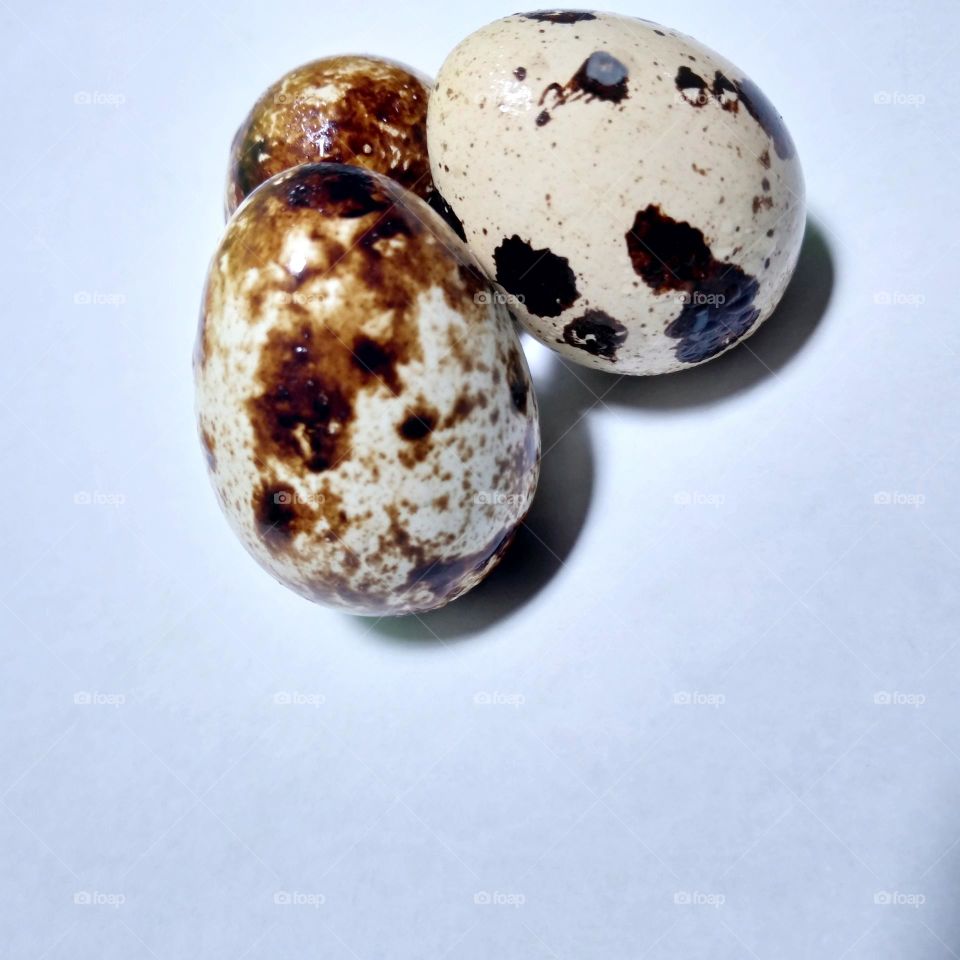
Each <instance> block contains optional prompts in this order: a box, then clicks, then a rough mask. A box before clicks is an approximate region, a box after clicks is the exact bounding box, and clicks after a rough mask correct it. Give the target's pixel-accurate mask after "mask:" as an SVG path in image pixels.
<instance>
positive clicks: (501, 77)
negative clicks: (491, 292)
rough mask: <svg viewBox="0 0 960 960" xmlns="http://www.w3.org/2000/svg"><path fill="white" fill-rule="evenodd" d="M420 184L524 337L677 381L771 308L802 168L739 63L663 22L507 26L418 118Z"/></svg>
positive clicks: (474, 40) (782, 282)
mask: <svg viewBox="0 0 960 960" xmlns="http://www.w3.org/2000/svg"><path fill="white" fill-rule="evenodd" d="M427 137H428V145H429V148H430V156H431V166H432V170H433V177H434V181H435V183H436V185H437V187H438V189H439V191H440V192H441V193H442V194H443V196H444V197H445V198H446V201H447V202H448V203H449V204H450V206H451V207H452V209H453V211H454V213H455V214H456V216H457V217H458V218H459V219H460V221H461V222H462V225H463V229H464V231H465V236H466V238H467V242H468V244H469V246H470V249H471V250H472V251H473V253H474V254H475V255H476V257H477V259H478V260H479V262H480V264H481V266H482V267H483V268H484V269H485V270H486V271H487V273H488V275H489V276H490V277H492V278H494V279H495V280H496V282H497V283H498V284H499V286H500V288H501V289H502V291H503V292H504V293H505V294H507V295H509V296H510V297H512V298H513V304H512V306H511V309H512V310H513V312H514V313H515V314H516V316H517V317H518V318H519V319H520V321H521V322H522V323H523V325H524V326H525V327H526V328H527V329H528V330H529V331H530V332H531V333H532V334H533V335H534V336H536V337H537V338H538V339H540V340H541V341H543V342H544V343H546V344H547V345H548V346H550V347H552V348H553V349H554V350H557V351H558V352H559V353H561V354H562V355H564V356H565V357H568V358H569V359H571V360H575V361H577V362H579V363H582V364H585V365H587V366H591V367H596V368H599V369H601V370H607V371H610V372H614V373H628V374H658V373H667V372H670V371H674V370H682V369H685V368H688V367H690V366H692V365H694V364H698V363H702V362H703V361H706V360H710V359H711V358H713V357H717V356H719V355H720V354H722V353H724V352H725V351H726V350H727V349H729V348H730V347H732V346H733V345H734V344H736V343H738V342H739V341H741V340H743V339H745V338H746V337H748V336H750V335H751V334H752V333H753V332H754V331H755V330H756V329H757V328H758V327H759V326H760V324H761V323H762V322H763V321H764V320H765V319H766V318H767V317H768V316H769V315H770V314H771V313H772V312H773V309H774V308H775V307H776V305H777V303H778V302H779V301H780V299H781V297H782V296H783V293H784V291H785V289H786V287H787V284H788V282H789V280H790V276H791V274H792V272H793V269H794V267H795V265H796V261H797V257H798V255H799V251H800V244H801V240H802V237H803V230H804V222H805V214H804V185H803V176H802V173H801V169H800V163H799V161H798V159H797V155H796V149H795V147H794V144H793V141H792V140H791V138H790V134H789V133H788V132H787V129H786V127H785V126H784V124H783V121H782V120H781V118H780V115H779V114H778V113H777V111H776V110H775V108H774V107H773V106H772V105H771V103H770V102H769V101H768V100H767V98H766V97H765V96H764V94H763V93H762V92H761V91H760V90H759V88H758V87H757V86H756V84H754V83H753V82H752V81H751V80H750V79H748V78H747V77H746V76H745V74H744V73H743V71H742V70H740V69H738V68H737V67H735V66H734V65H733V64H732V63H730V62H729V61H728V60H725V59H724V58H723V57H721V56H719V55H718V54H716V53H714V52H713V51H712V50H709V49H708V48H707V47H705V46H703V45H702V44H700V43H698V42H697V41H695V40H693V39H692V38H690V37H687V36H685V35H683V34H681V33H678V32H677V31H675V30H670V29H668V28H666V27H661V26H658V25H657V24H654V23H650V22H648V21H644V20H638V19H634V18H631V17H625V16H619V15H615V14H608V13H599V12H591V11H575V10H557V11H540V12H536V13H526V14H516V15H514V16H510V17H506V18H504V19H502V20H498V21H496V22H495V23H491V24H489V25H488V26H486V27H483V28H482V29H481V30H478V31H477V32H476V33H474V34H472V35H471V36H470V37H468V38H467V39H466V40H464V41H463V42H462V43H461V44H460V45H459V46H458V47H457V48H456V49H455V50H454V51H453V52H452V53H451V54H450V56H449V57H448V58H447V60H446V62H445V63H444V64H443V66H442V67H441V69H440V73H439V74H438V76H437V82H436V85H435V88H434V92H433V93H432V94H431V99H430V105H429V111H428V116H427Z"/></svg>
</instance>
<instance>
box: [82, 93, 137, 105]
mask: <svg viewBox="0 0 960 960" xmlns="http://www.w3.org/2000/svg"><path fill="white" fill-rule="evenodd" d="M73 102H74V103H75V104H76V105H77V106H78V107H121V106H123V104H125V103H126V102H127V98H126V97H125V96H124V95H123V94H122V93H105V92H104V91H102V90H78V91H77V92H76V93H75V94H74V95H73Z"/></svg>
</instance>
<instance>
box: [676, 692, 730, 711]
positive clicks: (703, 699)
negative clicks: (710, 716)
mask: <svg viewBox="0 0 960 960" xmlns="http://www.w3.org/2000/svg"><path fill="white" fill-rule="evenodd" d="M673 702H674V704H676V705H677V706H680V707H713V708H714V709H716V708H717V707H722V706H723V705H724V704H725V703H726V702H727V698H726V696H724V694H722V693H702V692H701V691H700V690H678V691H677V692H676V693H675V694H674V695H673Z"/></svg>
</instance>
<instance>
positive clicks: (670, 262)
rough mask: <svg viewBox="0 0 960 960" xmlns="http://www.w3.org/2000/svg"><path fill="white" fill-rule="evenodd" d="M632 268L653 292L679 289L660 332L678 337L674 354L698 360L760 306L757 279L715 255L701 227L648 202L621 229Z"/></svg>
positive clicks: (744, 328)
mask: <svg viewBox="0 0 960 960" xmlns="http://www.w3.org/2000/svg"><path fill="white" fill-rule="evenodd" d="M626 242H627V252H628V254H629V256H630V260H631V262H632V264H633V268H634V270H635V271H636V273H637V274H638V276H640V277H641V278H642V279H643V281H644V282H645V283H646V284H647V285H648V286H650V288H651V289H652V290H654V291H655V292H656V293H668V292H671V291H672V292H678V293H680V294H682V297H681V298H680V302H681V309H680V312H679V314H678V315H677V317H676V318H675V319H674V320H673V321H671V322H670V324H669V325H668V326H667V328H666V330H665V331H664V332H665V333H666V334H667V336H669V337H674V338H676V339H677V340H679V341H680V342H679V343H678V344H677V347H676V356H677V359H678V360H680V361H682V362H684V363H700V362H701V361H703V360H708V359H709V358H710V357H713V356H716V355H717V354H718V353H721V352H722V351H723V350H725V349H726V348H727V347H728V346H730V345H731V344H732V343H735V342H736V341H737V340H739V339H741V337H743V336H744V334H746V333H747V332H748V331H749V330H750V328H751V327H752V326H753V325H754V323H755V322H756V320H757V318H758V317H759V315H760V311H759V310H758V309H757V307H755V306H754V299H755V297H756V295H757V291H758V290H759V285H758V283H757V281H756V279H755V278H754V277H752V276H750V275H749V274H747V273H745V272H744V271H743V270H742V269H741V268H740V267H738V266H736V265H735V264H732V263H727V262H723V261H719V260H717V259H715V258H714V256H713V253H712V252H711V250H710V247H709V246H708V245H707V242H706V239H705V238H704V235H703V232H702V231H701V230H699V229H697V228H696V227H694V226H691V225H690V224H689V223H687V222H685V221H680V220H674V219H673V218H672V217H670V216H668V215H666V214H665V213H663V212H662V211H661V210H660V208H659V207H658V206H656V205H655V204H650V205H649V206H647V207H646V208H645V209H643V210H640V211H638V213H637V215H636V217H635V219H634V223H633V226H632V227H631V228H630V230H628V231H627V234H626Z"/></svg>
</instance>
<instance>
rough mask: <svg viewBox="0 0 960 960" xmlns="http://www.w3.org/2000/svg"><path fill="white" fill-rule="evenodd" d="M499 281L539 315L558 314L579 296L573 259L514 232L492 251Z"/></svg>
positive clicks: (527, 307) (525, 305)
mask: <svg viewBox="0 0 960 960" xmlns="http://www.w3.org/2000/svg"><path fill="white" fill-rule="evenodd" d="M493 259H494V262H495V264H496V271H497V273H496V276H497V283H499V284H500V286H502V287H503V288H504V290H506V291H507V292H508V293H512V294H513V295H514V296H516V297H518V298H520V301H521V303H523V305H524V307H526V309H527V310H528V311H529V312H530V313H532V314H535V315H536V316H539V317H557V316H559V315H560V314H561V313H563V311H564V310H566V309H567V308H568V307H570V306H572V305H573V303H574V302H575V301H576V300H577V299H578V297H579V296H580V293H579V291H578V290H577V278H576V275H575V274H574V272H573V270H571V269H570V261H569V260H567V258H566V257H561V256H558V255H557V254H555V253H553V251H551V250H549V249H546V248H544V249H536V248H535V247H533V246H531V245H530V244H529V243H527V242H526V241H525V240H522V239H521V238H520V237H519V236H517V235H516V234H514V235H513V236H512V237H508V238H506V239H505V240H504V241H503V242H502V243H501V244H500V246H498V247H497V249H496V250H495V251H494V253H493Z"/></svg>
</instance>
